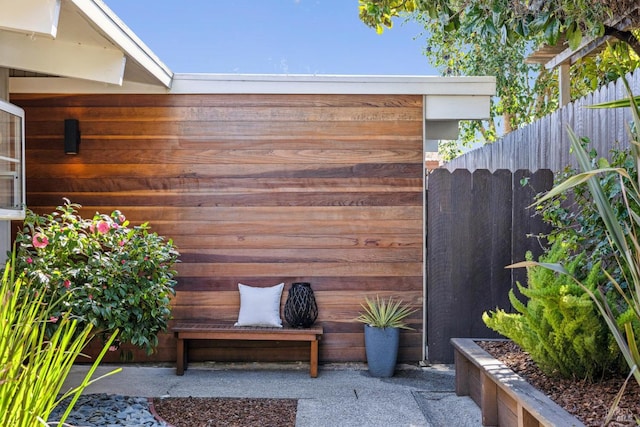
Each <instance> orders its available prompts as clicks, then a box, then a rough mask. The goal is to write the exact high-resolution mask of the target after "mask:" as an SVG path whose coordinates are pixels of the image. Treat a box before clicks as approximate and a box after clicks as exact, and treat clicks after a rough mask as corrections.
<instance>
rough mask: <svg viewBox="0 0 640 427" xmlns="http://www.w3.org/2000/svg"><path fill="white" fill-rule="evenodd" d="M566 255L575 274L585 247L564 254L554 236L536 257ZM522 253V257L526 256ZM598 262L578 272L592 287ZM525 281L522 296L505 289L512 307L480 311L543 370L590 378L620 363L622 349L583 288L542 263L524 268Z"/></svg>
mask: <svg viewBox="0 0 640 427" xmlns="http://www.w3.org/2000/svg"><path fill="white" fill-rule="evenodd" d="M569 258H570V259H571V261H570V262H569V264H568V265H565V267H566V269H567V270H568V271H569V272H571V273H572V274H576V273H578V272H580V271H582V270H583V269H584V265H585V262H586V257H585V255H584V253H582V254H578V255H577V256H572V257H569V253H568V247H567V245H565V244H563V243H561V242H559V241H558V242H556V243H554V244H553V246H552V247H551V249H550V250H549V251H548V252H547V253H546V254H544V255H543V256H541V257H540V259H539V261H540V262H544V263H557V262H561V261H566V260H567V259H569ZM531 259H532V257H531V254H527V260H531ZM601 271H602V269H601V266H600V264H599V263H597V264H596V265H594V266H593V267H592V268H591V270H590V272H589V274H588V276H587V277H585V278H581V279H582V281H583V283H584V284H585V285H586V286H587V287H588V288H589V289H592V290H595V289H597V287H598V285H599V284H601V283H604V282H605V281H606V280H605V279H604V277H603V275H602V273H601ZM527 279H528V280H527V282H528V283H527V286H523V285H521V284H520V283H518V284H517V287H518V290H519V292H520V293H521V294H522V295H523V296H524V297H525V301H524V302H523V301H521V300H520V298H518V296H516V293H515V292H514V291H513V290H511V291H510V292H509V301H510V302H511V305H512V306H513V308H514V310H515V312H513V313H508V312H506V311H505V310H503V309H496V311H495V312H488V313H487V312H485V313H484V314H483V316H482V319H483V321H484V322H485V324H486V325H487V326H488V327H489V328H491V329H493V330H495V331H497V332H498V333H500V334H502V335H504V336H506V337H508V338H510V339H511V340H513V341H514V342H515V343H517V344H518V345H519V346H520V347H521V348H522V349H523V350H525V351H527V352H528V353H529V354H530V355H531V358H532V359H533V360H534V361H535V362H536V364H537V365H538V366H539V367H540V369H541V370H542V371H543V372H545V373H546V374H548V375H558V376H562V377H566V378H584V379H588V380H595V379H597V378H598V377H600V376H602V375H604V374H605V373H607V372H609V371H614V370H615V371H617V370H619V369H621V368H622V367H623V366H624V361H623V359H622V357H621V353H620V351H619V349H618V347H617V346H616V344H615V341H614V339H613V336H612V335H611V333H610V332H609V329H608V328H607V325H606V323H605V322H604V320H603V318H602V317H601V315H600V313H599V311H598V309H597V307H596V306H595V304H594V303H593V301H592V300H591V298H590V297H589V295H588V294H587V293H585V291H584V290H583V289H582V288H581V287H580V286H578V285H576V284H575V282H574V281H573V280H571V278H570V277H569V276H568V275H558V274H557V273H554V272H553V271H551V270H549V269H546V268H543V267H530V268H529V269H528V270H527Z"/></svg>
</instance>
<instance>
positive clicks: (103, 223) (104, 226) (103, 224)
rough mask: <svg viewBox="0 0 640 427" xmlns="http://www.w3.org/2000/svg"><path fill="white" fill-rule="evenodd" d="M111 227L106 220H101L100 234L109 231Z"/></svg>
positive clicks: (99, 224) (99, 225)
mask: <svg viewBox="0 0 640 427" xmlns="http://www.w3.org/2000/svg"><path fill="white" fill-rule="evenodd" d="M110 228H111V227H109V224H107V222H106V221H100V222H99V223H98V233H100V234H105V233H108V232H109V229H110Z"/></svg>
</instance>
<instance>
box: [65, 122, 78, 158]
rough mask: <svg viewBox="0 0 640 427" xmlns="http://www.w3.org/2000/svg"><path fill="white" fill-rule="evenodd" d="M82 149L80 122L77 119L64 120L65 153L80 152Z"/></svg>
mask: <svg viewBox="0 0 640 427" xmlns="http://www.w3.org/2000/svg"><path fill="white" fill-rule="evenodd" d="M79 150H80V124H79V122H78V120H77V119H65V120H64V153H65V154H78V152H79Z"/></svg>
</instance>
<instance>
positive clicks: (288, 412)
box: [152, 397, 298, 427]
mask: <svg viewBox="0 0 640 427" xmlns="http://www.w3.org/2000/svg"><path fill="white" fill-rule="evenodd" d="M297 406H298V401H297V400H295V399H235V398H212V397H168V398H163V399H160V398H156V399H153V405H152V407H153V410H155V412H156V414H157V415H158V416H159V417H160V418H162V419H163V420H164V421H166V422H167V423H169V424H172V425H173V426H175V427H214V426H229V427H240V426H242V427H254V426H255V427H289V426H291V427H293V426H295V424H296V408H297Z"/></svg>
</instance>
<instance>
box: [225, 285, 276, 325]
mask: <svg viewBox="0 0 640 427" xmlns="http://www.w3.org/2000/svg"><path fill="white" fill-rule="evenodd" d="M283 288H284V283H280V284H279V285H275V286H271V287H267V288H258V287H254V286H247V285H243V284H242V283H238V290H239V291H240V313H239V314H238V321H237V322H236V324H235V326H271V327H277V328H282V319H281V318H280V298H281V296H282V289H283Z"/></svg>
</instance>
